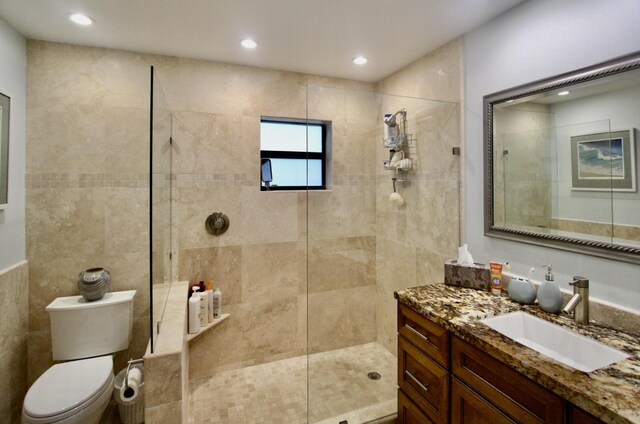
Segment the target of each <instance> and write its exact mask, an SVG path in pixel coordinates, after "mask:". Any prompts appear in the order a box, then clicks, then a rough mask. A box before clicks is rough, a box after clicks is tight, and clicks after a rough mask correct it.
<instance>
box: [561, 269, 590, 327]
mask: <svg viewBox="0 0 640 424" xmlns="http://www.w3.org/2000/svg"><path fill="white" fill-rule="evenodd" d="M569 284H570V285H572V286H573V296H572V297H571V299H570V300H569V302H567V304H566V305H565V307H564V308H563V309H562V312H563V313H565V314H567V315H570V314H571V312H573V318H574V319H575V321H576V322H577V323H578V324H589V280H587V279H586V278H584V277H577V276H576V277H573V281H572V282H570V283H569Z"/></svg>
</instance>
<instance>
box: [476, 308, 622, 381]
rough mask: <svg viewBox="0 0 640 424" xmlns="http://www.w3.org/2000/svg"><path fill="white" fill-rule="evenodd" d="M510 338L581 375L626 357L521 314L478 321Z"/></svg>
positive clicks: (553, 325)
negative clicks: (573, 369)
mask: <svg viewBox="0 0 640 424" xmlns="http://www.w3.org/2000/svg"><path fill="white" fill-rule="evenodd" d="M480 322H482V323H484V324H486V325H488V326H489V327H491V328H493V329H494V330H496V331H498V332H499V333H502V334H504V335H505V336H507V337H509V338H510V339H513V340H515V341H516V342H518V343H520V344H523V345H525V346H527V347H530V348H531V349H533V350H535V351H537V352H540V353H541V354H543V355H546V356H548V357H550V358H552V359H555V360H556V361H558V362H562V363H563V364H565V365H568V366H570V367H572V368H575V369H577V370H580V371H584V372H591V371H595V370H597V369H599V368H604V367H606V366H609V365H611V364H613V363H616V362H618V361H621V360H623V359H625V358H628V357H629V355H627V354H626V353H624V352H621V351H619V350H616V349H613V348H610V347H609V346H606V345H604V344H602V343H600V342H597V341H595V340H593V339H590V338H588V337H585V336H583V335H581V334H577V333H575V332H573V331H571V330H569V329H567V328H564V327H561V326H559V325H556V324H553V323H550V322H548V321H545V320H543V319H540V318H538V317H535V316H533V315H531V314H527V313H525V312H521V311H518V312H510V313H508V314H504V315H498V316H495V317H491V318H486V319H483V320H480Z"/></svg>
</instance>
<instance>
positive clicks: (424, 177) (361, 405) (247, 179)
mask: <svg viewBox="0 0 640 424" xmlns="http://www.w3.org/2000/svg"><path fill="white" fill-rule="evenodd" d="M151 78H152V90H151V91H152V102H151V104H152V106H151V111H152V124H151V146H152V148H151V151H150V160H151V162H152V166H151V169H152V171H151V184H150V191H151V215H150V220H151V227H152V230H151V240H150V241H151V268H150V275H151V278H150V281H151V292H152V302H151V310H152V311H151V322H152V346H153V343H154V340H156V339H157V334H158V333H157V330H158V328H159V329H160V334H161V333H162V324H161V322H162V311H163V308H164V302H165V300H166V293H167V291H168V288H169V287H170V284H171V283H172V282H174V281H190V282H197V281H198V280H200V279H206V278H214V280H215V281H216V283H217V284H219V286H220V287H221V288H222V293H223V311H224V312H225V313H229V314H230V316H229V318H228V319H226V320H225V321H224V322H223V323H221V325H220V326H219V327H216V328H214V329H212V330H211V331H209V332H208V333H207V334H206V335H204V336H202V337H198V338H197V339H194V340H192V341H191V342H189V343H188V348H189V357H190V360H189V367H190V370H189V391H190V403H191V409H190V422H193V423H194V424H198V423H205V422H220V423H225V422H228V423H234V424H236V423H257V422H265V423H276V422H277V423H286V422H288V423H327V424H328V423H333V424H335V423H339V422H348V423H349V424H354V423H366V422H371V421H374V420H380V419H383V420H387V421H388V422H392V421H391V420H392V419H393V417H394V415H395V413H396V405H397V400H396V393H397V375H396V373H397V360H396V345H397V335H396V302H395V299H394V297H393V293H394V291H395V290H399V289H402V288H405V287H411V286H416V285H422V284H431V283H437V282H439V281H440V279H441V275H442V263H443V262H444V261H445V260H446V259H448V258H449V257H451V255H452V254H453V253H454V252H455V251H456V248H457V243H458V239H459V236H458V215H459V214H458V209H459V179H458V174H459V172H458V170H459V163H458V159H459V158H458V157H457V156H453V155H452V154H451V150H452V147H456V146H458V145H459V129H460V119H459V105H458V104H457V103H447V102H441V101H433V100H428V99H420V98H411V97H402V96H393V95H386V94H380V93H377V92H375V91H366V90H358V89H345V88H336V87H326V86H322V85H313V84H305V85H304V87H303V90H304V91H303V96H298V97H296V99H299V98H300V97H302V98H303V99H304V101H303V103H302V104H301V105H300V106H299V107H289V108H285V109H286V110H284V111H281V110H279V109H276V106H277V105H276V103H277V102H271V101H265V102H263V103H260V102H258V105H257V106H256V105H254V104H253V103H251V102H255V101H256V100H255V98H254V97H249V98H248V99H250V100H247V99H243V98H242V97H240V98H238V99H235V101H236V102H238V104H230V103H223V102H221V104H220V105H218V104H217V103H216V102H215V101H209V100H210V99H207V101H208V103H207V105H206V109H204V111H202V110H199V111H195V112H194V111H191V110H179V111H176V110H173V111H172V109H171V107H170V105H168V104H167V101H166V97H165V95H164V93H163V90H162V85H161V84H160V81H159V79H158V75H157V72H156V71H155V70H153V69H152V76H151ZM168 83H171V84H174V87H175V86H176V85H177V84H179V82H176V81H169V82H168ZM234 83H235V82H234V81H229V82H228V84H229V85H231V86H233V84H234ZM172 92H173V91H172ZM212 93H214V95H212V98H216V97H215V94H216V92H215V90H212ZM267 100H268V99H267ZM243 101H247V103H246V104H244V103H242V102H243ZM250 103H251V104H250ZM260 105H262V106H260ZM274 105H275V106H274ZM263 109H264V110H263ZM403 109H404V110H406V122H404V123H403V125H405V126H406V128H405V130H406V135H407V138H406V144H405V145H403V146H402V147H401V148H394V149H390V148H389V147H387V146H386V145H385V143H384V140H383V138H384V134H385V123H384V118H385V114H393V113H395V112H396V111H400V110H403ZM274 116H277V117H286V118H289V119H295V120H296V121H297V122H298V123H300V122H302V123H303V124H304V123H305V122H306V123H308V124H310V123H314V124H317V123H318V122H324V123H328V124H329V125H328V126H327V128H328V130H327V133H326V140H325V142H326V144H325V148H326V169H325V172H326V174H325V182H324V183H325V184H324V185H325V187H324V188H323V189H318V187H314V189H310V187H305V186H303V187H301V188H300V189H297V190H281V191H278V190H273V191H265V190H261V185H263V184H262V183H261V179H260V164H261V158H260V148H259V144H260V143H259V140H260V122H261V121H262V120H264V117H274ZM399 119H400V118H399ZM172 142H173V145H172ZM307 144H308V141H307ZM304 150H306V151H309V149H308V146H305V149H304ZM392 150H395V152H394V151H392ZM400 151H401V152H402V154H401V155H400V153H399V152H400ZM394 153H398V156H396V159H398V160H400V159H402V160H405V161H404V162H399V161H396V162H394V161H392V159H393V157H394ZM399 156H402V157H401V158H400V157H399ZM311 159H313V160H315V157H314V158H311V157H310V155H308V154H307V163H308V161H309V160H311ZM390 162H393V164H391V163H390ZM401 163H402V165H400V164H401ZM307 166H308V165H306V167H307ZM197 167H199V169H204V171H195V170H191V168H197ZM306 167H305V168H306ZM273 172H274V173H275V172H276V171H275V169H274V171H273ZM305 174H306V175H308V172H305ZM273 178H274V180H275V178H276V176H275V175H273ZM175 182H177V184H172V183H175ZM394 192H395V193H396V195H399V196H401V197H402V199H403V200H404V204H403V205H400V204H399V203H397V202H395V201H390V197H391V194H392V193H394ZM215 210H219V211H221V212H224V213H225V214H227V215H228V217H229V221H230V225H229V229H228V231H227V232H226V233H225V234H223V235H220V236H211V235H209V234H207V233H206V232H205V229H204V220H205V218H206V216H207V215H208V214H209V213H211V212H212V211H215ZM178 256H179V260H177V257H178ZM209 276H213V277H209ZM186 299H187V293H185V305H186ZM378 422H384V421H378Z"/></svg>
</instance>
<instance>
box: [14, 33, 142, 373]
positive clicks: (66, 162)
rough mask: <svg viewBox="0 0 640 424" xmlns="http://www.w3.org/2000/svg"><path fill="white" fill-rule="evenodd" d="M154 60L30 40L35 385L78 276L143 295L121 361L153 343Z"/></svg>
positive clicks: (29, 231) (29, 158) (29, 204)
mask: <svg viewBox="0 0 640 424" xmlns="http://www.w3.org/2000/svg"><path fill="white" fill-rule="evenodd" d="M148 63H149V60H148V58H147V57H145V56H142V55H138V54H133V53H124V52H118V51H109V50H105V49H98V48H86V47H77V46H70V45H64V44H54V43H45V42H38V41H29V42H28V46H27V146H26V150H27V155H26V233H27V236H26V237H27V257H28V258H29V288H30V290H29V383H30V384H31V383H32V382H33V381H35V379H36V378H38V377H39V376H40V375H41V374H42V373H43V372H44V371H45V370H46V369H47V368H48V367H49V366H50V365H51V364H52V359H51V342H50V327H49V317H48V314H47V313H46V312H45V309H44V308H45V306H46V305H47V304H49V303H50V302H51V301H52V300H53V299H54V298H56V297H58V296H71V295H77V294H78V290H77V287H76V282H77V278H78V273H79V272H80V271H82V270H84V269H87V268H90V267H96V266H102V267H105V268H107V269H108V270H109V271H110V272H111V277H112V282H111V290H112V291H118V290H129V289H135V290H137V294H136V297H135V299H134V306H135V309H134V326H133V331H134V338H133V341H132V343H131V345H130V348H129V349H128V351H125V352H122V353H120V354H118V355H117V356H116V362H115V367H116V368H115V369H116V371H117V370H119V369H121V368H123V367H124V365H125V362H124V361H125V360H126V359H129V358H131V357H134V358H139V357H141V356H142V354H143V353H144V350H145V347H146V344H147V341H148V332H149V331H148V325H149V317H148V315H149V288H148V287H149V277H148V276H149V271H148V269H149V259H148V256H149V253H148V234H149V233H148V225H149V224H148V221H149V212H148V198H149V196H148V177H147V174H148V172H149V165H148V156H149V155H148V139H149V134H148V128H149V123H148V119H149V117H148V115H149V93H148V92H149V76H148V73H149V71H148Z"/></svg>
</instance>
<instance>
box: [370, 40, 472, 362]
mask: <svg viewBox="0 0 640 424" xmlns="http://www.w3.org/2000/svg"><path fill="white" fill-rule="evenodd" d="M461 58H462V39H456V40H453V41H451V42H449V43H448V44H446V45H444V46H442V47H440V48H439V49H437V50H435V51H434V52H432V53H430V54H428V55H426V56H424V57H423V58H421V59H419V60H418V61H416V62H414V63H412V64H410V65H408V66H407V67H405V68H403V69H401V70H400V71H398V72H396V73H394V74H393V75H391V76H389V77H388V78H386V79H384V80H383V81H381V82H379V83H378V84H377V90H378V91H379V92H380V93H384V94H387V96H383V97H382V113H395V112H396V111H398V110H400V109H402V108H406V109H407V119H408V132H409V133H413V134H414V135H415V137H416V143H415V145H414V146H412V147H410V148H409V149H407V151H408V153H409V154H410V157H411V158H412V159H414V161H415V162H414V168H413V169H412V170H411V171H410V172H408V173H401V174H400V175H399V176H398V179H399V181H398V183H397V187H398V192H399V193H400V194H401V195H402V196H403V198H404V200H405V202H406V204H405V206H403V207H401V208H397V207H395V206H394V205H392V204H391V203H389V200H388V199H389V195H390V194H391V193H392V192H393V188H392V183H391V177H392V173H391V171H385V170H384V168H383V166H382V162H383V160H385V159H389V150H388V149H386V148H384V146H383V145H382V142H381V141H378V142H377V147H376V152H377V156H376V173H377V184H376V244H377V249H376V261H375V263H376V274H377V281H376V332H377V340H378V341H379V342H381V343H382V344H383V345H384V346H385V347H386V348H387V349H388V350H389V351H390V352H392V353H394V354H395V353H396V349H397V347H396V346H397V341H396V333H397V330H396V316H397V315H396V302H395V299H394V298H393V292H394V291H395V290H399V289H402V288H405V287H412V286H417V285H423V284H434V283H439V282H441V281H442V278H443V263H444V261H445V260H447V259H450V258H453V257H456V256H457V246H458V240H459V228H460V218H459V217H460V214H459V207H460V203H459V185H460V174H459V170H460V156H454V155H452V148H453V147H458V146H461V143H462V140H461V135H460V125H461V124H460V113H461V112H460V99H461V87H462V80H461V78H462V59H461ZM399 96H407V97H399ZM422 99H429V100H422ZM378 131H379V133H378V134H379V136H378V138H379V139H381V137H382V131H383V128H382V125H381V124H378ZM479 213H481V212H479Z"/></svg>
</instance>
